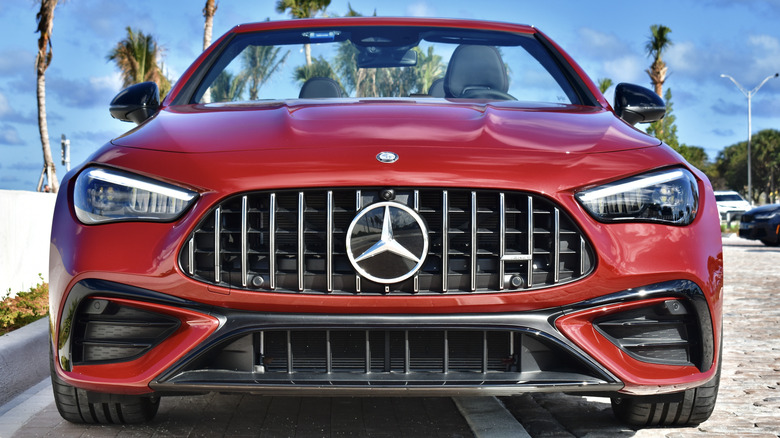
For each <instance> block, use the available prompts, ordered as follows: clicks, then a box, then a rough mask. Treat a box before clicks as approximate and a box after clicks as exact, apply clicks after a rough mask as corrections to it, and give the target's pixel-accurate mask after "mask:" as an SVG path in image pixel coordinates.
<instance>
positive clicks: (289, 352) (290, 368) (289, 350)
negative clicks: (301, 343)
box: [287, 330, 294, 374]
mask: <svg viewBox="0 0 780 438" xmlns="http://www.w3.org/2000/svg"><path fill="white" fill-rule="evenodd" d="M293 369H294V368H293V354H292V330H287V373H289V374H292V372H293Z"/></svg>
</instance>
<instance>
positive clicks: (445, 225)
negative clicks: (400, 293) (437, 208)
mask: <svg viewBox="0 0 780 438" xmlns="http://www.w3.org/2000/svg"><path fill="white" fill-rule="evenodd" d="M441 199H442V201H441V202H442V206H441V211H442V218H441V291H442V292H447V289H448V287H449V276H450V275H449V274H450V263H449V260H450V244H449V242H450V203H449V192H447V191H446V190H444V191H443V192H442V194H441Z"/></svg>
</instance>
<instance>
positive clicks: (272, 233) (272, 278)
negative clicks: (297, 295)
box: [268, 193, 276, 290]
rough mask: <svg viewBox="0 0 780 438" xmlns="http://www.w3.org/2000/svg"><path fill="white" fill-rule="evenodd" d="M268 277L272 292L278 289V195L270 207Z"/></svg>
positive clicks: (274, 195)
mask: <svg viewBox="0 0 780 438" xmlns="http://www.w3.org/2000/svg"><path fill="white" fill-rule="evenodd" d="M268 271H269V272H268V277H269V280H268V281H269V282H270V283H269V286H270V289H271V290H274V289H276V193H271V199H270V202H269V205H268Z"/></svg>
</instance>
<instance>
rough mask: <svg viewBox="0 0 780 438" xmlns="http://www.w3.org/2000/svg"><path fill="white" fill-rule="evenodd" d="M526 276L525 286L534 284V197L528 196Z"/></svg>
mask: <svg viewBox="0 0 780 438" xmlns="http://www.w3.org/2000/svg"><path fill="white" fill-rule="evenodd" d="M528 255H529V256H530V257H531V258H530V259H529V260H528V278H527V281H526V285H525V287H526V288H529V287H532V286H533V285H534V198H532V197H531V196H530V195H529V196H528Z"/></svg>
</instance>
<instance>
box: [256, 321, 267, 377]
mask: <svg viewBox="0 0 780 438" xmlns="http://www.w3.org/2000/svg"><path fill="white" fill-rule="evenodd" d="M258 335H259V336H258V337H259V338H260V340H259V343H260V345H259V348H258V350H259V351H258V352H257V355H258V359H259V360H258V363H260V365H255V372H259V373H264V372H265V332H264V331H261V332H260V333H259V334H258Z"/></svg>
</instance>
